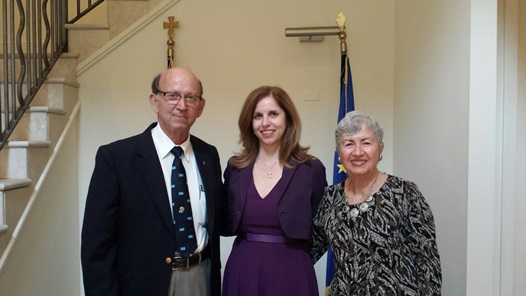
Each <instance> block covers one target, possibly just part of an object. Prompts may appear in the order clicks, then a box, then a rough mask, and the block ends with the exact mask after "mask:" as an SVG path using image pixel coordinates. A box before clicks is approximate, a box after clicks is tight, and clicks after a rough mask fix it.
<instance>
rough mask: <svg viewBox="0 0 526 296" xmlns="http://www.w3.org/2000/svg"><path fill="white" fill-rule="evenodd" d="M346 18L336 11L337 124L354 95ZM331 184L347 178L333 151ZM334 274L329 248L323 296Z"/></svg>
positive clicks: (332, 259) (336, 153)
mask: <svg viewBox="0 0 526 296" xmlns="http://www.w3.org/2000/svg"><path fill="white" fill-rule="evenodd" d="M345 21H346V17H345V15H343V13H342V12H341V11H338V16H337V18H336V22H337V23H338V27H339V29H340V33H339V34H338V37H339V39H340V50H341V68H340V107H339V109H338V120H337V122H339V121H340V120H341V119H342V118H343V117H345V114H347V112H350V111H353V110H354V94H353V85H352V77H351V66H350V62H349V56H348V55H347V42H346V39H347V33H346V32H345ZM333 173H334V174H333V184H338V183H341V182H343V181H344V180H345V179H346V178H347V173H346V172H345V169H344V167H343V166H342V164H341V163H340V160H339V157H338V151H337V150H335V151H334V170H333ZM334 273H335V261H334V253H333V252H332V250H331V249H330V248H329V249H328V250H327V273H326V279H325V295H329V288H330V284H331V282H332V279H333V277H334Z"/></svg>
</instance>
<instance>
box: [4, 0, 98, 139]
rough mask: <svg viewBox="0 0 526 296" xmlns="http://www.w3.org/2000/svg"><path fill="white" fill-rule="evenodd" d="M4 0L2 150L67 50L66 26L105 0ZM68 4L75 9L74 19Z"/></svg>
mask: <svg viewBox="0 0 526 296" xmlns="http://www.w3.org/2000/svg"><path fill="white" fill-rule="evenodd" d="M1 1H2V6H1V10H0V13H1V15H2V20H3V21H2V23H1V24H0V26H2V27H1V30H2V36H3V42H2V46H1V47H2V49H1V50H2V52H1V54H0V57H1V60H0V65H1V68H2V69H1V70H0V110H1V112H0V131H1V134H0V149H2V147H4V145H5V144H6V143H7V140H8V138H9V136H10V135H11V134H12V133H13V130H14V128H15V126H16V125H17V124H18V122H19V121H20V119H21V118H22V115H23V114H24V113H25V112H26V110H27V109H28V108H29V105H30V104H31V101H32V100H33V98H34V97H35V95H36V93H37V91H38V90H39V88H40V87H41V85H42V84H43V83H44V81H45V79H46V77H47V76H48V74H49V72H50V71H51V68H52V67H53V65H54V64H55V62H56V61H57V60H58V58H59V56H60V55H61V54H62V53H63V52H66V51H67V44H68V42H67V31H66V29H65V26H64V25H65V24H72V23H74V22H76V21H77V20H79V19H80V18H81V17H83V16H84V15H86V14H87V13H88V12H89V11H91V10H93V9H94V8H95V7H96V6H98V5H99V4H101V3H102V2H103V1H104V0H98V1H96V2H93V3H92V1H91V0H82V1H81V0H73V1H69V2H68V0H26V1H22V0H1ZM71 6H73V7H71ZM68 7H70V8H74V11H75V12H74V13H73V16H72V17H71V18H69V17H68Z"/></svg>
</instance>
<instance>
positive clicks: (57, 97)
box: [0, 0, 160, 272]
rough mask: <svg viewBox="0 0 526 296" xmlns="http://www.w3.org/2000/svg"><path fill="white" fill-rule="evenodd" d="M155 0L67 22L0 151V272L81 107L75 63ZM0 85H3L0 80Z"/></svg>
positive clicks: (111, 6)
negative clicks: (60, 50) (95, 19)
mask: <svg viewBox="0 0 526 296" xmlns="http://www.w3.org/2000/svg"><path fill="white" fill-rule="evenodd" d="M159 2H160V1H159V0H150V1H148V0H135V1H128V0H108V1H107V2H106V5H101V6H100V9H103V10H104V11H103V12H102V13H101V12H100V9H99V8H97V9H96V10H99V12H97V13H98V14H99V15H102V16H103V19H106V20H107V23H106V24H100V23H98V24H86V23H80V24H72V25H66V28H67V29H68V47H69V53H65V54H63V55H62V56H61V57H60V59H59V61H58V62H57V63H56V64H55V66H54V67H53V69H52V71H51V72H50V75H49V76H48V78H47V79H46V81H45V83H44V84H43V86H42V87H41V89H40V90H39V91H38V93H37V95H36V97H35V98H34V100H33V102H32V103H31V107H30V109H29V110H28V112H26V114H24V117H23V119H22V120H21V122H20V123H19V124H18V125H17V127H16V129H15V131H14V133H13V134H12V136H11V137H10V139H9V142H8V143H7V144H6V145H5V147H4V149H2V150H0V272H1V271H2V268H3V266H4V262H5V260H6V259H7V258H8V256H9V253H10V250H11V249H12V248H13V247H14V246H15V243H16V238H17V234H18V232H19V231H21V229H22V226H23V224H24V221H25V219H26V217H27V215H29V214H30V209H31V206H32V203H34V200H35V199H36V198H38V192H39V190H40V186H42V184H43V182H44V181H45V178H46V173H47V168H48V167H49V166H50V165H51V164H52V162H53V159H54V157H53V155H54V154H56V153H57V152H58V151H59V150H60V139H61V137H63V135H64V134H65V133H67V126H68V122H70V121H71V120H73V118H74V117H76V116H77V112H78V110H79V106H80V102H79V98H78V89H79V87H80V86H79V84H78V82H77V75H76V68H77V65H78V64H79V63H81V62H82V61H84V60H85V59H86V58H88V57H89V56H90V55H91V54H93V53H94V52H96V51H97V50H98V49H99V48H101V47H103V46H104V45H105V44H106V43H108V42H109V41H110V40H111V39H113V38H115V37H117V36H118V35H119V34H120V33H121V32H122V31H124V30H125V29H126V28H127V27H128V26H129V25H131V24H133V23H134V22H135V21H136V20H138V19H139V18H141V17H142V16H143V15H144V14H146V13H147V12H149V10H150V9H152V7H155V5H157V4H159ZM99 19H100V18H99ZM1 63H2V62H1V61H0V66H3V65H2V64H1ZM0 86H1V88H3V87H4V81H3V80H1V79H0ZM2 106H3V104H2ZM71 198H78V197H77V196H72V197H71Z"/></svg>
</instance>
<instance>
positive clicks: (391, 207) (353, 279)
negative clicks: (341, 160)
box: [311, 175, 442, 296]
mask: <svg viewBox="0 0 526 296" xmlns="http://www.w3.org/2000/svg"><path fill="white" fill-rule="evenodd" d="M358 206H359V205H349V204H348V202H347V197H346V196H345V194H344V182H341V183H338V184H334V185H331V186H328V187H326V188H325V193H324V196H323V199H322V201H321V204H320V207H319V209H318V213H317V215H316V217H315V218H314V229H313V237H312V241H311V254H312V257H313V260H314V262H316V261H318V259H319V258H320V257H321V256H322V255H323V254H324V253H325V251H326V250H327V248H328V247H330V248H331V249H332V251H333V253H334V260H335V274H334V277H333V280H332V283H331V285H330V289H329V291H330V292H329V295H360V296H367V295H414V296H422V295H440V293H441V292H440V290H441V285H442V272H441V267H440V256H439V254H438V249H437V245H436V239H435V222H434V219H433V213H432V212H431V209H430V207H429V205H428V204H427V202H426V201H425V199H424V196H423V195H422V193H421V192H420V191H419V190H418V188H417V186H416V184H415V183H413V182H409V181H406V180H404V179H402V178H399V177H395V176H392V175H389V176H388V178H387V180H386V182H385V183H384V184H383V186H382V187H381V188H380V189H379V190H378V191H377V192H376V193H375V194H374V196H373V200H372V201H371V202H370V208H369V209H368V210H367V211H366V212H361V213H360V214H359V215H358V216H357V217H356V218H352V217H351V215H350V211H351V210H352V209H353V208H357V207H358Z"/></svg>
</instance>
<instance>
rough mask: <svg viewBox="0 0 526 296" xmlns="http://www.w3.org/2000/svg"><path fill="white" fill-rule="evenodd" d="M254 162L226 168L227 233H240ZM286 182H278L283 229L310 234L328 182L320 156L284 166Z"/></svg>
mask: <svg viewBox="0 0 526 296" xmlns="http://www.w3.org/2000/svg"><path fill="white" fill-rule="evenodd" d="M253 168H254V164H252V165H250V166H248V167H246V168H243V169H238V168H236V167H234V166H232V165H231V164H230V161H229V164H228V166H227V168H226V169H225V173H224V178H225V187H224V188H225V194H223V198H225V201H223V206H224V212H225V213H224V215H225V217H224V225H223V232H222V234H223V235H224V236H232V235H238V234H240V233H239V223H240V221H241V217H242V215H243V209H244V207H245V202H246V200H247V192H248V186H249V184H250V181H251V180H250V179H251V178H252V170H253ZM281 178H282V179H283V180H282V181H283V182H278V183H277V184H276V186H279V187H277V188H276V189H277V190H278V195H279V196H280V201H279V203H278V208H277V211H278V216H279V221H280V224H281V229H282V231H283V233H284V234H285V235H286V236H287V237H289V238H293V239H303V240H308V239H310V237H311V229H312V220H313V218H314V216H315V215H316V211H317V209H318V206H319V204H320V201H321V198H322V196H323V190H324V189H325V187H326V186H327V180H326V176H325V166H323V164H322V162H321V161H320V160H319V159H313V160H312V161H310V162H307V163H301V164H298V165H296V166H294V167H293V168H287V167H284V168H283V174H282V177H281Z"/></svg>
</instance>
